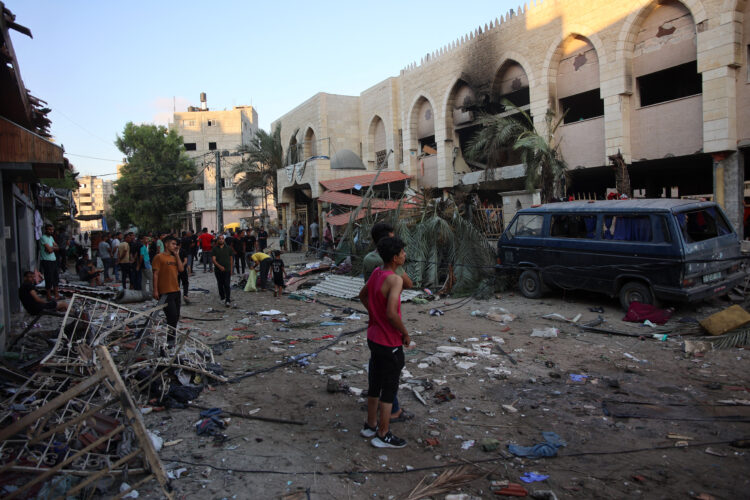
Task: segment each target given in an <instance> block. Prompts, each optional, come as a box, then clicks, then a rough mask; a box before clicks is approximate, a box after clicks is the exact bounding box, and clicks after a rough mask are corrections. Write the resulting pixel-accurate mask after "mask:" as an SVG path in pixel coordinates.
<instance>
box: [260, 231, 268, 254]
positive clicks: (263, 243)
mask: <svg viewBox="0 0 750 500" xmlns="http://www.w3.org/2000/svg"><path fill="white" fill-rule="evenodd" d="M267 246H268V233H267V232H266V228H265V227H263V226H261V227H260V229H259V230H258V251H259V252H262V251H264V250H265V249H266V247H267Z"/></svg>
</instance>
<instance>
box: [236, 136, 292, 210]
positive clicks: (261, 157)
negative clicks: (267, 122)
mask: <svg viewBox="0 0 750 500" xmlns="http://www.w3.org/2000/svg"><path fill="white" fill-rule="evenodd" d="M240 152H242V153H243V158H244V160H243V162H242V163H241V164H239V165H237V166H236V167H235V168H234V169H233V170H232V173H233V174H234V175H238V174H243V177H242V179H241V180H240V181H239V182H238V183H237V185H236V187H235V191H236V192H237V195H238V196H239V197H240V199H247V200H252V199H253V198H254V197H253V195H252V191H254V190H258V189H263V193H264V195H265V193H266V189H267V188H268V186H271V192H272V193H273V199H274V201H275V202H276V203H278V200H279V196H278V194H279V193H278V187H277V184H276V172H277V171H278V170H279V169H281V168H283V167H284V148H283V147H282V146H281V124H277V125H276V128H275V129H273V131H271V132H270V133H269V132H266V131H265V130H263V129H259V130H258V131H257V132H255V136H253V138H252V140H251V141H250V144H249V145H248V146H243V147H241V148H240ZM264 197H265V196H264Z"/></svg>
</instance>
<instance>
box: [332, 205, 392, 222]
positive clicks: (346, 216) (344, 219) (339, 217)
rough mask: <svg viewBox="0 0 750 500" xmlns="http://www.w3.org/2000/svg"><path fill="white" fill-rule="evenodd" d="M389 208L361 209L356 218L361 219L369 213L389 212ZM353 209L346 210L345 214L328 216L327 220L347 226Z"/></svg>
mask: <svg viewBox="0 0 750 500" xmlns="http://www.w3.org/2000/svg"><path fill="white" fill-rule="evenodd" d="M387 211H388V210H387V209H372V210H369V211H368V210H360V211H359V213H358V214H357V217H356V218H355V219H354V220H360V219H362V218H364V217H366V216H367V215H368V214H377V213H380V212H387ZM352 212H354V210H352V211H351V212H346V213H344V214H338V215H332V216H331V217H326V222H327V223H329V224H330V225H332V226H345V225H347V224H349V219H350V218H351V216H352Z"/></svg>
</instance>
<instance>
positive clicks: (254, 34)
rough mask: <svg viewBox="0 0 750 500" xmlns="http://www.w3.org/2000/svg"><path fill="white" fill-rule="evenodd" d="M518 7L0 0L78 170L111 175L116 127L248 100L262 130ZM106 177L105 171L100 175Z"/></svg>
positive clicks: (387, 1)
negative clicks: (203, 98)
mask: <svg viewBox="0 0 750 500" xmlns="http://www.w3.org/2000/svg"><path fill="white" fill-rule="evenodd" d="M518 5H519V1H518V0H515V3H514V2H513V1H508V0H494V1H492V0H472V1H471V2H466V3H463V2H455V1H453V2H448V1H444V0H432V1H423V0H413V1H410V0H400V1H391V0H381V1H379V2H356V1H351V0H350V1H323V0H322V1H318V2H310V1H305V2H300V1H286V2H279V1H276V2H257V1H252V0H250V1H248V0H245V1H229V0H227V1H221V0H220V1H217V2H211V3H209V2H205V1H202V2H198V1H190V0H182V1H168V0H164V1H158V2H154V1H140V0H133V1H128V2H108V1H107V2H91V1H83V0H68V1H64V2H61V1H59V0H44V1H43V0H5V7H6V8H8V9H10V10H11V11H12V12H13V13H14V14H15V15H16V22H17V23H18V24H20V25H22V26H25V27H27V28H29V29H30V30H31V32H32V34H33V36H34V38H33V39H31V38H29V37H27V36H25V35H22V34H20V33H18V32H16V31H11V38H12V41H13V46H14V48H15V51H16V57H17V58H18V63H19V66H20V69H21V76H22V78H23V81H24V84H25V85H26V88H27V89H29V90H30V91H31V93H32V95H34V96H35V97H38V98H40V99H43V100H45V101H47V104H48V106H49V107H50V108H51V109H52V112H51V113H50V115H48V116H49V117H50V119H51V120H52V126H51V132H52V135H53V139H54V140H55V141H56V142H58V143H60V144H62V145H63V146H64V147H65V151H66V156H67V157H68V159H69V160H70V162H71V163H72V164H73V165H74V166H75V168H76V170H77V171H78V172H80V173H81V175H102V176H106V175H108V174H114V172H115V171H116V166H117V164H118V163H121V162H122V157H123V155H122V153H120V151H118V150H117V148H116V147H115V145H114V141H115V139H116V137H117V134H118V133H121V132H122V130H123V128H124V126H125V124H126V123H127V122H134V123H157V124H161V125H167V123H168V122H169V121H171V117H172V112H173V109H174V108H173V106H176V109H177V111H185V110H186V107H187V106H189V105H192V106H199V105H200V102H199V95H200V93H201V92H206V94H207V101H208V107H209V108H210V109H215V110H222V109H231V108H232V106H238V105H250V104H251V105H252V106H253V107H255V109H256V111H257V112H258V121H259V125H260V127H261V128H263V129H266V130H268V129H269V128H270V124H271V122H273V121H274V120H275V119H277V118H279V117H280V116H282V115H283V114H284V113H286V112H288V111H290V110H291V109H293V108H294V107H295V106H297V105H299V104H301V103H302V102H304V101H305V100H307V99H308V98H310V97H312V96H313V95H315V94H316V93H318V92H328V93H332V94H345V95H359V94H360V93H361V92H363V91H364V90H366V89H368V88H369V87H371V86H373V85H375V84H376V83H378V82H381V81H383V80H385V79H386V78H388V77H391V76H398V74H399V72H400V71H401V69H403V68H404V67H405V66H407V65H408V64H410V63H412V62H417V63H419V60H420V58H421V57H423V56H424V55H425V54H427V53H429V52H432V51H434V50H436V49H438V48H440V47H442V46H444V45H446V44H448V43H450V42H452V41H453V40H455V39H457V38H459V37H460V36H462V35H465V34H467V33H468V32H470V31H473V30H475V29H476V28H477V27H478V26H480V25H481V26H482V27H484V25H485V23H489V22H490V20H494V19H495V18H498V17H500V16H501V15H504V14H505V13H507V12H508V10H509V9H511V8H513V9H516V10H517V9H518ZM105 178H106V179H112V180H114V179H115V176H114V175H111V176H108V177H105Z"/></svg>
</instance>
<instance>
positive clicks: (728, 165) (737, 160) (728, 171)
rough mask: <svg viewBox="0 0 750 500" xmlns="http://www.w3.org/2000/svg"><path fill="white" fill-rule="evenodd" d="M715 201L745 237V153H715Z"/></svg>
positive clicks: (738, 231)
mask: <svg viewBox="0 0 750 500" xmlns="http://www.w3.org/2000/svg"><path fill="white" fill-rule="evenodd" d="M711 157H712V159H713V177H714V201H716V203H718V204H719V205H720V206H721V207H722V208H723V209H724V212H725V213H726V214H727V217H729V222H730V223H731V224H732V226H734V228H735V230H736V231H737V234H739V235H740V238H742V237H743V224H742V222H743V215H744V184H745V168H744V160H743V153H742V152H740V151H729V152H725V153H713V154H712V155H711Z"/></svg>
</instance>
